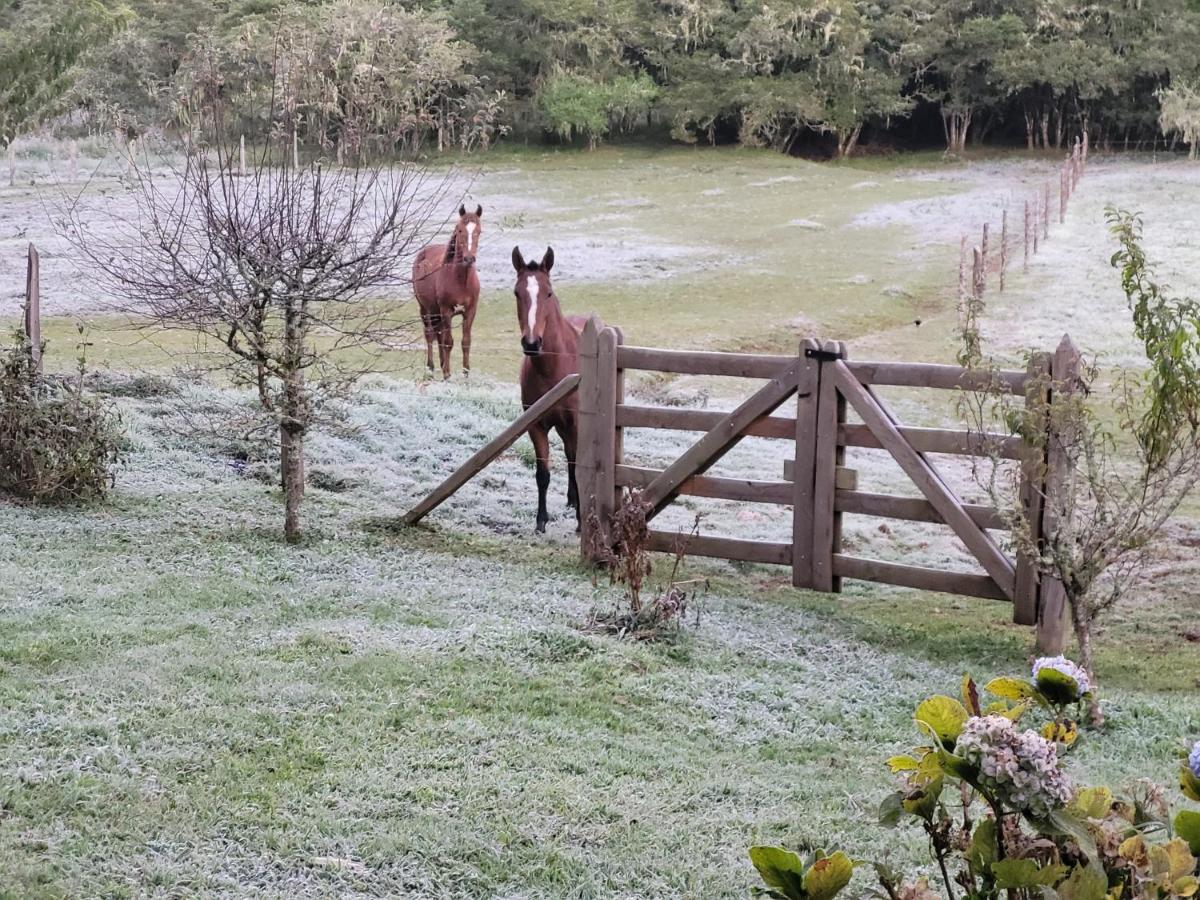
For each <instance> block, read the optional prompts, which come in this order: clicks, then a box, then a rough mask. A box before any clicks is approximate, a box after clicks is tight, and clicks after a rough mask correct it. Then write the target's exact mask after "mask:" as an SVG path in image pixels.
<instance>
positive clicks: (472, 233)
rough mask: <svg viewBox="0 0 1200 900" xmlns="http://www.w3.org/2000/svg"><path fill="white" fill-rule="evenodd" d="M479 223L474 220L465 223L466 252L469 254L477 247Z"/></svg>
mask: <svg viewBox="0 0 1200 900" xmlns="http://www.w3.org/2000/svg"><path fill="white" fill-rule="evenodd" d="M478 231H479V225H478V224H477V223H475V222H468V223H467V253H468V254H470V255H471V256H474V255H475V251H477V250H478V249H479V235H478V234H477V233H476V232H478Z"/></svg>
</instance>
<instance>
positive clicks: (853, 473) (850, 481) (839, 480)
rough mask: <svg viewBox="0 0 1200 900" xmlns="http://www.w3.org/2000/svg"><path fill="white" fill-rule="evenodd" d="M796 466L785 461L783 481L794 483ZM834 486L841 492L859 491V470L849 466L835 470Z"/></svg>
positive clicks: (838, 467)
mask: <svg viewBox="0 0 1200 900" xmlns="http://www.w3.org/2000/svg"><path fill="white" fill-rule="evenodd" d="M795 468H796V467H795V464H794V463H793V462H792V460H790V459H785V460H784V461H783V480H784V481H794V480H795V479H794V478H793V473H794V472H795ZM833 486H834V489H835V490H839V491H857V490H858V469H851V468H849V467H847V466H837V467H836V468H835V469H834V470H833Z"/></svg>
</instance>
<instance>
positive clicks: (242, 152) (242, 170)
mask: <svg viewBox="0 0 1200 900" xmlns="http://www.w3.org/2000/svg"><path fill="white" fill-rule="evenodd" d="M238 175H239V176H240V177H242V178H245V177H246V136H245V135H244V134H243V135H242V137H241V140H240V141H239V142H238Z"/></svg>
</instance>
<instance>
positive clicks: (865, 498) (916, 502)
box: [834, 490, 1008, 531]
mask: <svg viewBox="0 0 1200 900" xmlns="http://www.w3.org/2000/svg"><path fill="white" fill-rule="evenodd" d="M834 507H835V508H836V509H837V510H839V511H840V512H848V513H854V514H856V515H860V516H876V517H878V518H881V519H904V520H905V521H909V522H933V523H935V524H938V525H945V524H946V520H945V519H943V518H942V517H941V515H940V514H939V513H938V511H937V509H935V508H934V505H933V504H932V503H930V502H929V501H928V500H922V499H921V498H920V497H904V496H900V495H897V494H875V493H870V492H868V491H848V490H839V491H838V492H837V494H836V496H835V497H834ZM963 509H965V510H966V511H967V515H969V516H970V517H971V519H972V520H973V521H974V522H975V524H976V525H978V526H979V527H980V528H991V529H994V530H998V531H1003V530H1007V528H1008V523H1007V522H1005V521H1004V517H1003V516H1002V515H1000V511H999V510H998V509H996V508H995V507H994V506H977V505H974V504H968V503H964V504H963Z"/></svg>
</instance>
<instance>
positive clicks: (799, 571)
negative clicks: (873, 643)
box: [784, 338, 821, 588]
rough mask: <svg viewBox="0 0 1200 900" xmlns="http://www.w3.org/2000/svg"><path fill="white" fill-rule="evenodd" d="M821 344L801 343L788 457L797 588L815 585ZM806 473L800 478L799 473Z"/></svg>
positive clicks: (794, 579) (793, 553)
mask: <svg viewBox="0 0 1200 900" xmlns="http://www.w3.org/2000/svg"><path fill="white" fill-rule="evenodd" d="M820 349H821V345H820V344H819V343H817V342H816V341H815V340H812V339H811V338H810V339H807V340H804V341H802V342H801V343H800V360H801V368H800V373H799V375H798V376H797V383H796V418H795V421H794V422H793V428H792V434H793V435H794V437H795V441H796V449H795V455H794V458H793V459H791V460H784V463H785V466H784V468H785V469H787V468H788V466H787V463H789V462H790V463H791V464H792V465H791V471H792V477H791V481H792V584H793V585H794V586H795V587H801V588H811V587H814V586H815V585H814V583H813V562H812V561H813V555H812V551H813V526H814V523H815V521H816V520H815V507H814V505H813V499H814V496H815V491H816V476H817V467H816V462H817V409H818V406H817V404H818V401H819V398H820V390H821V363H820V361H819V360H818V359H817V358H816V356H815V355H814V354H816V353H817V352H818V351H819V350H820ZM796 472H800V473H802V477H800V478H796V477H795V473H796ZM784 477H785V478H787V477H788V476H787V474H786V473H785V476H784Z"/></svg>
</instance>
